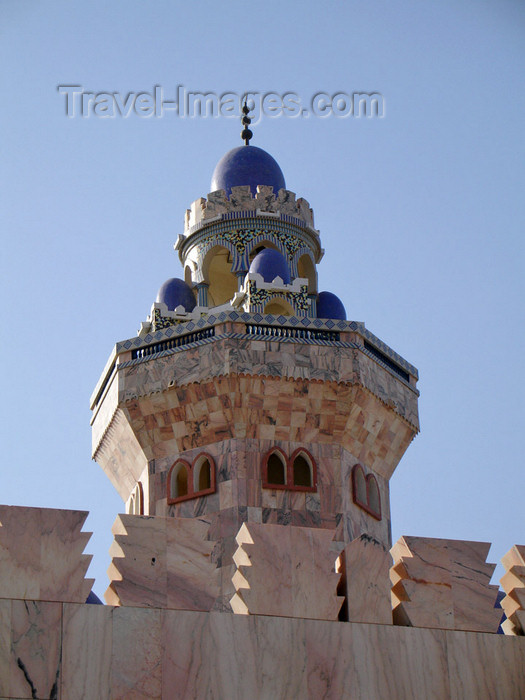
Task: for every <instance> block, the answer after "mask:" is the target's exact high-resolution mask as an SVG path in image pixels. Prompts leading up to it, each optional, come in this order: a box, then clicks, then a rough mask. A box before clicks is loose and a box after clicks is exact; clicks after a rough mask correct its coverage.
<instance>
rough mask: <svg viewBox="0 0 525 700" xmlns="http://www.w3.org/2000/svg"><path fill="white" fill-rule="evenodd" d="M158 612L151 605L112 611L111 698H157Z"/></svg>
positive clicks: (159, 687) (159, 673) (159, 676)
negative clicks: (149, 606)
mask: <svg viewBox="0 0 525 700" xmlns="http://www.w3.org/2000/svg"><path fill="white" fill-rule="evenodd" d="M162 615H163V611H162V610H153V609H151V608H137V607H129V608H124V607H120V608H115V609H114V610H113V627H112V638H111V650H112V651H111V675H110V688H111V690H110V698H111V700H160V699H161V697H162V632H161V628H162ZM172 697H174V698H175V697H177V696H176V694H174V695H172Z"/></svg>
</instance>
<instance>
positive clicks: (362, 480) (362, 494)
mask: <svg viewBox="0 0 525 700" xmlns="http://www.w3.org/2000/svg"><path fill="white" fill-rule="evenodd" d="M352 481H353V484H352V485H353V491H354V502H355V503H357V504H358V505H360V506H366V505H367V498H366V477H365V473H364V471H363V467H362V466H361V465H360V464H356V465H355V467H354V469H353V472H352Z"/></svg>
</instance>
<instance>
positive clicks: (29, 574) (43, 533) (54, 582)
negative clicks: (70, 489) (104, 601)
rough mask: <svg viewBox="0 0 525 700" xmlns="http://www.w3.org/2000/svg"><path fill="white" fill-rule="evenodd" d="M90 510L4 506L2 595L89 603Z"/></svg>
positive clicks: (0, 518)
mask: <svg viewBox="0 0 525 700" xmlns="http://www.w3.org/2000/svg"><path fill="white" fill-rule="evenodd" d="M87 515H88V514H87V512H85V511H75V510H58V509H54V508H25V507H21V506H5V505H2V506H0V523H1V527H0V598H19V599H28V600H47V601H57V602H69V603H84V602H85V601H86V599H87V597H88V595H89V592H90V591H91V587H92V585H93V579H86V578H85V574H86V571H87V568H88V566H89V563H90V561H91V555H86V554H83V551H84V548H85V546H86V544H87V542H88V540H89V538H90V537H91V533H89V532H81V529H82V526H83V524H84V522H85V520H86V518H87Z"/></svg>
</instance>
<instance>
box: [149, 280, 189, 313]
mask: <svg viewBox="0 0 525 700" xmlns="http://www.w3.org/2000/svg"><path fill="white" fill-rule="evenodd" d="M157 303H164V304H166V306H167V307H168V310H169V311H175V309H176V308H177V306H184V309H185V310H186V311H188V312H189V311H193V309H194V308H195V305H196V303H197V302H196V301H195V297H194V296H193V292H192V291H191V289H190V287H189V285H187V284H186V282H185V281H184V280H180V279H178V278H177V277H172V278H171V279H169V280H166V282H164V284H163V285H162V287H161V288H160V289H159V293H158V294H157Z"/></svg>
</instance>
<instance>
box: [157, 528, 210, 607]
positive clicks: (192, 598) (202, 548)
mask: <svg viewBox="0 0 525 700" xmlns="http://www.w3.org/2000/svg"><path fill="white" fill-rule="evenodd" d="M167 520H168V522H167V542H166V544H167V574H168V580H167V592H168V600H167V605H166V607H167V608H169V609H171V610H202V611H207V610H211V608H212V607H213V604H214V602H215V600H216V598H217V597H218V596H219V595H220V571H219V569H218V568H217V566H216V564H215V563H214V562H213V561H212V559H211V554H212V551H213V548H214V546H215V542H213V541H210V540H208V532H209V529H210V521H209V520H205V519H203V518H168V519H167Z"/></svg>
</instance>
